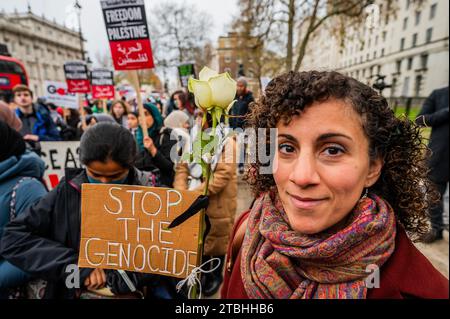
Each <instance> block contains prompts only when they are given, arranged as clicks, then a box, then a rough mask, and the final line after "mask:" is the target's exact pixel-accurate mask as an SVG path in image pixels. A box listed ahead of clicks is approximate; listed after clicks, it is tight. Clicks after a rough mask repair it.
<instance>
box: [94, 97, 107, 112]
mask: <svg viewBox="0 0 450 319" xmlns="http://www.w3.org/2000/svg"><path fill="white" fill-rule="evenodd" d="M91 110H92V113H94V114H99V113H108V109H107V105H106V103H104V102H103V101H102V100H95V101H94V102H93V104H92V107H91Z"/></svg>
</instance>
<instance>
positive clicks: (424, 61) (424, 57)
mask: <svg viewBox="0 0 450 319" xmlns="http://www.w3.org/2000/svg"><path fill="white" fill-rule="evenodd" d="M420 66H421V67H422V69H424V70H425V69H427V67H428V54H422V55H421V56H420Z"/></svg>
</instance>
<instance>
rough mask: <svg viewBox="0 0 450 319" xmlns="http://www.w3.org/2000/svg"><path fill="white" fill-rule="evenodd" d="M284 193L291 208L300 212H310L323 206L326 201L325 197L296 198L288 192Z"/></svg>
mask: <svg viewBox="0 0 450 319" xmlns="http://www.w3.org/2000/svg"><path fill="white" fill-rule="evenodd" d="M286 193H287V195H288V196H289V200H290V202H291V204H292V206H294V207H295V208H297V209H301V210H312V209H314V208H316V207H317V206H319V205H321V204H324V203H325V202H326V201H327V200H328V198H326V197H316V198H314V197H305V196H297V195H293V194H290V193H289V192H286Z"/></svg>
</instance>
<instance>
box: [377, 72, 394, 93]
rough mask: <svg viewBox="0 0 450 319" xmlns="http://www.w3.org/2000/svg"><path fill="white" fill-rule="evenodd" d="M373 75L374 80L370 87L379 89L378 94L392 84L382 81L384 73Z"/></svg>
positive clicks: (384, 76)
mask: <svg viewBox="0 0 450 319" xmlns="http://www.w3.org/2000/svg"><path fill="white" fill-rule="evenodd" d="M375 76H376V80H375V83H374V84H373V85H372V87H373V88H374V89H375V90H378V91H380V95H383V90H384V89H387V88H390V87H392V84H387V83H386V82H384V79H385V78H386V75H381V74H376V75H375Z"/></svg>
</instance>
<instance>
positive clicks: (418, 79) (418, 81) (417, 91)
mask: <svg viewBox="0 0 450 319" xmlns="http://www.w3.org/2000/svg"><path fill="white" fill-rule="evenodd" d="M422 80H423V77H422V75H421V74H419V75H417V76H416V85H415V89H414V93H415V96H420V91H422V82H423V81H422Z"/></svg>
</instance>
